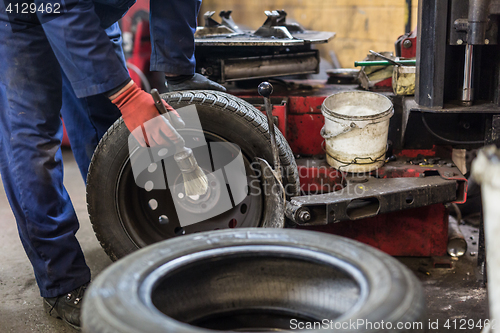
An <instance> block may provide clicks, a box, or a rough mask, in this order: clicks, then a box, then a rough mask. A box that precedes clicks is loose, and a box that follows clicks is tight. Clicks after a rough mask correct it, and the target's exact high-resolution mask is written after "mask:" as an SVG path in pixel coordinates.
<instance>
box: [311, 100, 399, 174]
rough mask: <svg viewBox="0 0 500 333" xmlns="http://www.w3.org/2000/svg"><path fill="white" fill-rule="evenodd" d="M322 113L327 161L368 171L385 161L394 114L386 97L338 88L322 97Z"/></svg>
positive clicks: (341, 169) (342, 167)
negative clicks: (338, 89) (333, 92)
mask: <svg viewBox="0 0 500 333" xmlns="http://www.w3.org/2000/svg"><path fill="white" fill-rule="evenodd" d="M321 113H323V116H325V126H324V127H323V128H322V129H321V136H322V137H323V138H324V139H325V147H326V160H327V162H328V164H330V165H331V166H332V167H334V168H336V169H338V170H340V171H346V172H369V171H372V170H375V169H377V168H379V167H381V166H382V165H384V160H385V153H386V150H387V135H388V133H389V120H390V118H391V117H392V115H393V114H394V108H393V105H392V103H391V101H390V100H389V98H387V97H385V96H383V95H380V94H376V93H372V92H368V91H346V92H340V93H337V94H334V95H331V96H328V97H327V98H326V99H325V101H324V102H323V104H322V105H321Z"/></svg>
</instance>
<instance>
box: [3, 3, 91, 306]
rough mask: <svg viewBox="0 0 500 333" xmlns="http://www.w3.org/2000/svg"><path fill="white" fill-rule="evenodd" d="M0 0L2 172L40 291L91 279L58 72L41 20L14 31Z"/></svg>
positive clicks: (55, 291) (50, 293)
mask: <svg viewBox="0 0 500 333" xmlns="http://www.w3.org/2000/svg"><path fill="white" fill-rule="evenodd" d="M5 13H6V11H5V6H4V2H3V1H0V35H1V36H2V38H0V59H2V65H1V66H0V173H1V175H2V180H3V186H4V188H5V192H6V194H7V197H8V199H9V203H10V205H11V208H12V211H13V213H14V215H15V217H16V222H17V226H18V230H19V235H20V238H21V242H22V244H23V246H24V248H25V250H26V253H27V255H28V258H29V259H30V261H31V263H32V265H33V268H34V272H35V277H36V280H37V283H38V286H39V288H40V293H41V296H43V297H54V296H58V295H61V294H65V293H68V292H70V291H72V290H74V289H76V288H78V287H80V286H81V285H83V284H85V283H87V282H88V281H89V280H90V270H89V268H88V267H87V265H86V263H85V259H84V257H83V253H82V250H81V248H80V245H79V244H78V241H77V239H76V237H75V233H76V232H77V230H78V227H79V224H78V220H77V217H76V214H75V211H74V209H73V206H72V204H71V201H70V198H69V196H68V193H67V192H66V189H65V188H64V186H63V165H62V156H61V150H60V143H61V137H62V128H61V127H62V126H61V121H60V118H59V114H60V113H59V111H60V107H61V74H60V70H59V65H58V62H57V61H56V58H55V56H54V54H53V52H52V50H51V48H50V46H49V43H48V41H47V39H46V38H45V34H44V32H43V30H42V28H41V26H39V25H36V23H34V25H33V26H32V27H29V28H26V29H23V27H21V26H14V28H18V29H19V30H16V32H13V31H12V29H11V24H10V22H9V20H8V18H7V17H6V16H5V15H6V14H5Z"/></svg>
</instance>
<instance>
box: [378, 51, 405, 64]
mask: <svg viewBox="0 0 500 333" xmlns="http://www.w3.org/2000/svg"><path fill="white" fill-rule="evenodd" d="M370 53H371V54H373V55H374V56H377V57H379V58H382V59H385V60H387V61H388V62H390V63H391V64H393V65H394V66H401V63H400V62H397V61H394V60H392V59H391V58H389V57H386V56H385V55H383V54H380V53H378V52H375V51H373V50H370Z"/></svg>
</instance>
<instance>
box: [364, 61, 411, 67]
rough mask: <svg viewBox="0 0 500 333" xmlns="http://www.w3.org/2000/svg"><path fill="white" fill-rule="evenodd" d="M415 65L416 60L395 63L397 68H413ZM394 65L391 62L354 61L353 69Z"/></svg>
mask: <svg viewBox="0 0 500 333" xmlns="http://www.w3.org/2000/svg"><path fill="white" fill-rule="evenodd" d="M416 64H417V61H416V60H399V61H398V62H397V65H398V66H415V65H416ZM390 65H394V64H393V63H392V62H390V61H387V60H363V61H355V62H354V66H355V67H361V66H390Z"/></svg>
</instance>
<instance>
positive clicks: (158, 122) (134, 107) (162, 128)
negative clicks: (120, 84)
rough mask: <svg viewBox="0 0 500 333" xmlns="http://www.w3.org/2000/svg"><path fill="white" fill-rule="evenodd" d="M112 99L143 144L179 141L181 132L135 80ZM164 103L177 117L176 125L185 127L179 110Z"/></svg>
mask: <svg viewBox="0 0 500 333" xmlns="http://www.w3.org/2000/svg"><path fill="white" fill-rule="evenodd" d="M111 101H112V102H113V103H114V104H115V105H116V106H117V107H118V109H120V112H121V113H122V116H123V121H124V122H125V125H126V126H127V128H128V130H129V131H130V133H132V134H133V135H134V137H135V138H136V139H137V141H139V144H140V145H141V146H143V147H144V146H145V145H148V146H150V147H154V146H159V145H167V146H170V145H171V142H173V143H177V142H178V140H179V134H178V133H177V132H176V131H175V130H173V129H172V127H171V125H170V123H169V122H168V120H167V119H165V118H164V117H162V116H161V115H160V114H159V113H158V110H157V109H156V106H155V103H154V100H153V97H152V96H151V95H150V94H148V93H147V92H145V91H144V90H142V89H141V88H139V87H138V86H137V85H136V84H135V83H134V82H133V81H131V84H129V87H128V88H127V86H126V90H125V91H123V92H121V93H120V94H119V95H118V96H117V97H116V98H114V99H112V100H111ZM163 103H164V104H165V107H166V109H167V110H168V111H169V113H170V114H173V117H175V118H177V119H175V123H176V125H178V127H179V126H180V127H183V125H184V122H183V121H182V118H181V117H180V116H179V114H178V113H177V111H175V110H174V108H172V107H171V106H170V105H168V104H167V103H165V102H163ZM172 119H174V118H172ZM138 128H142V130H139V129H138ZM144 134H145V135H144Z"/></svg>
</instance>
